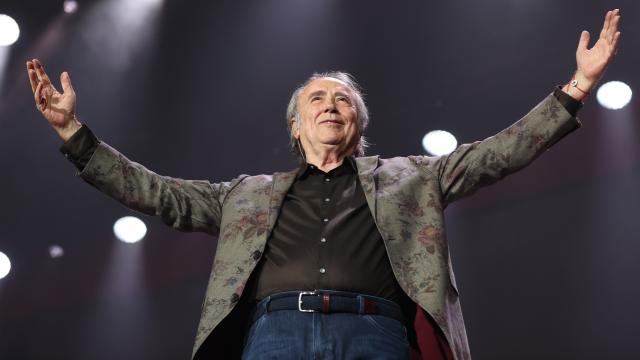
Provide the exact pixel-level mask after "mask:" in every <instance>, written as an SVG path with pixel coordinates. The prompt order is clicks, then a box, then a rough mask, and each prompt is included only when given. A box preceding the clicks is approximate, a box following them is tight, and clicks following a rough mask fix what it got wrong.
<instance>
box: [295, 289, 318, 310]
mask: <svg viewBox="0 0 640 360" xmlns="http://www.w3.org/2000/svg"><path fill="white" fill-rule="evenodd" d="M303 295H318V293H317V292H315V291H300V293H299V294H298V310H299V311H301V312H310V313H312V312H317V311H315V310H313V309H303V308H302V296H303Z"/></svg>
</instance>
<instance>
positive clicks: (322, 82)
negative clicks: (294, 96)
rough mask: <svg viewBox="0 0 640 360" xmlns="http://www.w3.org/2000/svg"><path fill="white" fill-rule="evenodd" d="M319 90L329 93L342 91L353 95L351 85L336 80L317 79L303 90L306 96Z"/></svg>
mask: <svg viewBox="0 0 640 360" xmlns="http://www.w3.org/2000/svg"><path fill="white" fill-rule="evenodd" d="M319 90H324V91H327V92H334V91H342V92H345V93H347V94H351V89H350V88H349V85H347V84H346V83H345V82H343V81H341V80H338V79H334V78H320V79H315V80H313V81H311V82H310V83H308V84H307V86H305V87H304V89H303V90H302V94H305V95H306V94H310V93H312V92H316V91H319Z"/></svg>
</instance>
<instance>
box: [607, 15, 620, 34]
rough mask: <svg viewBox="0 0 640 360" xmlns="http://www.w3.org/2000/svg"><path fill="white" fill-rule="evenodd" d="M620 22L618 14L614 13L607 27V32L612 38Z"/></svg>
mask: <svg viewBox="0 0 640 360" xmlns="http://www.w3.org/2000/svg"><path fill="white" fill-rule="evenodd" d="M619 24H620V15H616V16H614V18H613V21H612V22H611V26H610V27H609V34H610V36H611V38H612V39H613V37H614V35H615V34H616V33H617V32H618V27H619Z"/></svg>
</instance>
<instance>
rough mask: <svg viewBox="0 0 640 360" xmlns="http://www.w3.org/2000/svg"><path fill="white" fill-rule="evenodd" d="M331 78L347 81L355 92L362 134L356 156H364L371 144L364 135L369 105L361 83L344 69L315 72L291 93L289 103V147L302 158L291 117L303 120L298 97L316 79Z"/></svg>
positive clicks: (298, 120) (355, 152)
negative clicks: (365, 100) (343, 70)
mask: <svg viewBox="0 0 640 360" xmlns="http://www.w3.org/2000/svg"><path fill="white" fill-rule="evenodd" d="M323 78H330V79H336V80H339V81H341V82H343V83H345V84H346V85H347V86H348V87H349V89H350V90H351V91H352V92H353V95H354V97H355V99H354V100H355V101H354V102H355V106H356V114H357V120H358V134H359V135H360V139H359V141H358V144H357V145H356V149H355V151H354V153H353V155H355V156H364V152H365V150H366V148H367V147H368V146H369V143H368V142H367V139H366V138H365V137H364V136H363V135H362V134H364V131H365V130H366V129H367V126H368V125H369V110H368V109H367V105H366V104H365V102H364V94H363V93H362V90H361V88H360V85H358V83H357V82H356V80H355V78H354V77H353V76H351V74H349V73H346V72H342V71H328V72H322V73H314V74H313V75H311V76H310V77H309V78H308V79H307V80H306V81H305V82H304V83H302V85H300V86H298V88H297V89H295V91H294V92H293V94H292V95H291V99H290V100H289V105H288V106H287V130H288V131H289V147H290V149H291V151H292V152H293V153H294V154H296V155H298V156H299V157H301V158H304V154H302V149H301V146H300V144H299V142H298V139H296V138H295V136H294V134H293V131H292V129H291V124H290V121H291V118H293V117H295V118H296V121H297V122H298V126H299V125H300V122H301V121H302V117H301V116H300V112H299V111H298V97H299V96H300V93H302V90H304V88H305V87H306V86H307V85H309V83H311V82H312V81H314V80H318V79H323Z"/></svg>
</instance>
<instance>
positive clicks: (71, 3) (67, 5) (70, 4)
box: [62, 0, 78, 14]
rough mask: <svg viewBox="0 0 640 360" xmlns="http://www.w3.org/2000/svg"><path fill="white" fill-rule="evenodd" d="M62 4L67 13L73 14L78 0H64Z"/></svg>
mask: <svg viewBox="0 0 640 360" xmlns="http://www.w3.org/2000/svg"><path fill="white" fill-rule="evenodd" d="M62 6H63V8H64V12H66V13H67V14H73V13H74V12H76V11H77V10H78V2H77V1H75V0H65V2H64V4H63V5H62Z"/></svg>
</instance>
